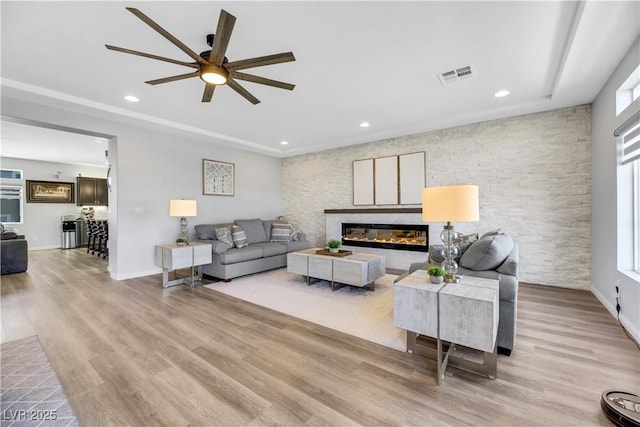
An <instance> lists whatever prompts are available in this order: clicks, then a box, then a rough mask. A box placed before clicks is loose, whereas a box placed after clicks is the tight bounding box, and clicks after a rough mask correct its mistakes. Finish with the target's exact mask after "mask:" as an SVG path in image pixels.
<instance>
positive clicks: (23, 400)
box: [0, 336, 80, 427]
mask: <svg viewBox="0 0 640 427" xmlns="http://www.w3.org/2000/svg"><path fill="white" fill-rule="evenodd" d="M0 349H1V350H0V367H1V368H2V377H1V380H2V381H1V383H2V385H1V388H2V396H0V400H1V405H0V406H1V407H2V412H1V414H0V426H2V427H4V426H7V427H8V426H12V427H19V426H66V427H71V426H78V427H79V426H80V424H79V423H78V420H77V419H76V415H75V413H74V412H73V409H72V408H71V406H69V402H68V401H67V397H66V396H65V394H64V391H63V390H62V386H61V385H60V382H59V381H58V377H57V376H56V373H55V372H54V371H53V368H52V367H51V364H50V363H49V359H47V355H46V354H45V352H44V349H43V348H42V345H40V341H39V340H38V337H37V336H32V337H27V338H22V339H19V340H15V341H9V342H4V343H2V344H0Z"/></svg>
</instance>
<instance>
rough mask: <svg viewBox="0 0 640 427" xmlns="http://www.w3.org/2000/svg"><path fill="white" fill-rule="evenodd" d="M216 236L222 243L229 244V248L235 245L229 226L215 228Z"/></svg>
mask: <svg viewBox="0 0 640 427" xmlns="http://www.w3.org/2000/svg"><path fill="white" fill-rule="evenodd" d="M216 237H217V238H218V240H220V241H221V242H222V243H226V244H227V245H228V246H229V248H232V247H234V246H235V243H234V242H233V234H231V230H230V229H229V227H218V228H216Z"/></svg>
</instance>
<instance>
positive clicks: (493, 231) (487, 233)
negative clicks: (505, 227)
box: [480, 228, 504, 239]
mask: <svg viewBox="0 0 640 427" xmlns="http://www.w3.org/2000/svg"><path fill="white" fill-rule="evenodd" d="M497 234H504V233H503V232H502V230H501V229H499V228H497V229H495V230H491V231H487V232H486V233H484V234H483V235H482V237H489V236H495V235H497ZM482 237H480V238H481V239H482Z"/></svg>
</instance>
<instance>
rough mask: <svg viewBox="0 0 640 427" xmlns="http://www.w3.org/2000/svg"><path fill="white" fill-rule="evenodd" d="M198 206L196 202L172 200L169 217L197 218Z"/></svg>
mask: <svg viewBox="0 0 640 427" xmlns="http://www.w3.org/2000/svg"><path fill="white" fill-rule="evenodd" d="M196 215H198V206H197V203H196V200H171V201H170V202H169V216H185V217H186V216H196Z"/></svg>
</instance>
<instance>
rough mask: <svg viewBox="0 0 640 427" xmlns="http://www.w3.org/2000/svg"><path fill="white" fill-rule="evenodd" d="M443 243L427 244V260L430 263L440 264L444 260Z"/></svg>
mask: <svg viewBox="0 0 640 427" xmlns="http://www.w3.org/2000/svg"><path fill="white" fill-rule="evenodd" d="M443 251H444V245H430V246H429V262H430V263H431V264H442V262H443V261H444V255H443V254H444V252H443Z"/></svg>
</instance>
